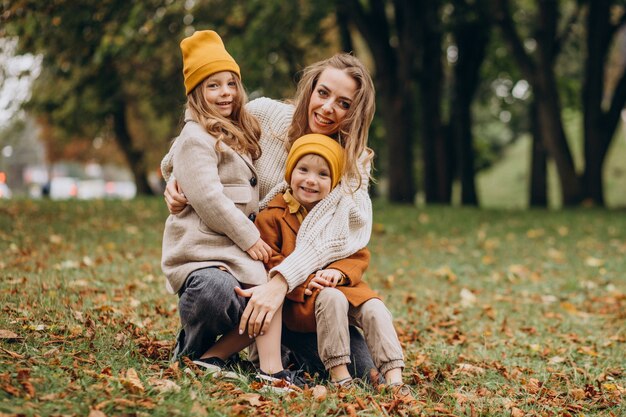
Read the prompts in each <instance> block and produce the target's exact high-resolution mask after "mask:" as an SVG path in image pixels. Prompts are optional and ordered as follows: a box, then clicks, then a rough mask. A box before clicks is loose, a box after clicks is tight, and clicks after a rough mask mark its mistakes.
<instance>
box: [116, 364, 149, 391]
mask: <svg viewBox="0 0 626 417" xmlns="http://www.w3.org/2000/svg"><path fill="white" fill-rule="evenodd" d="M121 381H122V385H124V387H126V389H127V390H129V391H130V392H132V393H135V394H137V393H141V392H144V391H145V390H146V389H145V388H144V386H143V384H142V383H141V380H140V379H139V375H137V371H135V370H134V369H133V368H130V369H128V370H127V371H126V377H125V378H121Z"/></svg>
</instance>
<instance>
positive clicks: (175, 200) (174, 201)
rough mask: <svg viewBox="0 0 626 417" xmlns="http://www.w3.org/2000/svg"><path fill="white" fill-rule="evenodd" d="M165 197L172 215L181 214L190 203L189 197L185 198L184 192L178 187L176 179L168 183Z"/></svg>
mask: <svg viewBox="0 0 626 417" xmlns="http://www.w3.org/2000/svg"><path fill="white" fill-rule="evenodd" d="M163 196H164V197H165V203H166V204H167V209H168V210H169V212H170V214H178V213H180V212H181V211H183V209H184V208H185V207H186V206H187V204H188V203H189V201H187V197H185V193H183V190H182V189H181V188H180V187H179V186H178V181H176V179H173V180H171V181H170V182H168V183H167V185H166V186H165V191H164V192H163Z"/></svg>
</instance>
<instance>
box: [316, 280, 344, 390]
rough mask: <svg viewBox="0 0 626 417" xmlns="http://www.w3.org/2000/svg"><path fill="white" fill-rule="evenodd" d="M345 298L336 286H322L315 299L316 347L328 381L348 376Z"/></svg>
mask: <svg viewBox="0 0 626 417" xmlns="http://www.w3.org/2000/svg"><path fill="white" fill-rule="evenodd" d="M349 306H350V305H349V303H348V300H347V299H346V296H345V295H344V294H343V293H342V292H341V291H339V290H338V289H336V288H332V287H327V288H324V289H323V290H322V291H320V293H319V294H318V296H317V298H316V299H315V320H316V322H317V323H316V324H317V350H318V352H319V355H320V359H321V360H322V363H323V364H324V367H325V368H326V369H328V372H329V373H330V379H331V381H335V382H336V381H340V380H342V379H346V378H350V373H349V372H348V367H347V364H349V363H350V331H349V330H348V326H349V324H348V307H349Z"/></svg>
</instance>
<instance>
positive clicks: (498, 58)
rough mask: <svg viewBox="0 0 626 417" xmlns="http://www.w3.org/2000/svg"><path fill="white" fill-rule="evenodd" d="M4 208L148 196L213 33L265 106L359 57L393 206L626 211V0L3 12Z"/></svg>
mask: <svg viewBox="0 0 626 417" xmlns="http://www.w3.org/2000/svg"><path fill="white" fill-rule="evenodd" d="M0 7H1V11H0V198H24V197H25V198H46V197H49V198H53V199H67V198H79V199H91V198H133V197H135V196H136V195H142V194H156V195H159V194H160V193H161V192H162V189H163V180H162V178H161V176H160V172H159V162H160V159H161V158H162V156H163V155H164V154H165V153H166V152H167V150H168V147H169V145H170V143H171V141H172V139H173V138H174V136H175V135H176V134H177V132H178V130H179V129H180V127H181V117H182V112H183V106H184V103H185V96H184V89H183V79H182V63H181V56H180V49H179V42H180V41H181V40H182V39H183V38H184V37H185V36H189V35H191V34H192V33H193V32H194V30H203V29H214V30H216V31H217V32H218V33H220V35H221V36H222V37H223V39H224V41H225V43H226V46H227V48H228V49H229V51H230V52H231V54H232V55H233V56H234V57H235V59H236V60H237V61H238V63H239V64H240V66H241V68H242V75H243V81H244V84H245V86H246V88H247V90H248V92H249V95H250V98H251V99H252V98H255V97H260V96H269V97H272V98H277V99H289V98H290V97H292V95H293V93H294V90H295V85H296V82H297V80H298V77H299V71H301V70H302V69H303V68H304V67H305V66H306V65H308V64H310V63H312V62H315V61H317V60H320V59H324V58H326V57H328V56H330V55H332V54H333V53H336V52H339V51H349V52H352V53H354V54H355V55H356V56H358V57H359V58H360V59H361V60H363V61H364V62H365V63H366V65H367V66H368V68H369V69H370V71H371V73H372V75H373V78H374V80H375V84H376V89H377V112H376V118H375V121H374V123H373V125H372V129H371V131H370V146H371V147H372V148H373V149H374V150H375V151H376V154H377V158H376V160H375V167H376V171H375V177H376V178H377V179H378V181H377V182H376V183H375V184H374V186H373V187H372V193H373V194H375V195H376V196H380V198H385V199H387V200H389V201H391V202H394V203H404V204H444V205H470V206H480V207H489V208H494V207H496V208H527V207H550V208H560V207H566V206H597V207H609V208H623V207H626V137H625V133H624V131H623V129H622V126H623V123H622V121H623V120H624V118H625V114H624V112H623V109H624V105H625V103H626V77H625V75H624V67H625V65H626V32H625V31H624V24H625V23H626V2H624V1H617V0H614V1H610V0H593V1H584V0H561V1H557V0H518V1H514V0H447V1H446V0H414V1H406V0H405V1H402V0H394V1H390V0H389V1H385V0H343V1H341V0H336V1H333V0H316V1H313V0H311V1H305V0H293V1H288V2H287V1H281V0H249V1H238V0H228V1H220V0H206V1H196V0H185V1H176V0H147V1H142V2H130V1H127V0H123V1H122V0H97V1H96V0H84V1H70V0H54V1H41V0H36V1H34V0H33V1H31V0H4V1H2V2H0Z"/></svg>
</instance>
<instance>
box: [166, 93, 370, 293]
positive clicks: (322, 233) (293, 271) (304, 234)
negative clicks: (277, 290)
mask: <svg viewBox="0 0 626 417" xmlns="http://www.w3.org/2000/svg"><path fill="white" fill-rule="evenodd" d="M246 108H247V110H248V111H249V112H250V113H252V114H253V115H254V116H255V117H256V118H257V119H258V120H259V123H260V124H261V140H260V144H261V149H262V151H263V154H262V155H261V157H260V158H259V159H258V160H256V161H255V163H254V165H255V168H256V170H257V173H258V175H259V178H258V179H259V199H260V203H259V209H261V210H262V209H264V208H265V207H267V204H268V202H269V201H271V200H272V198H274V196H276V195H277V194H278V193H281V192H284V190H285V189H286V188H287V183H286V182H285V160H286V159H287V150H286V149H285V140H286V138H287V130H288V129H289V125H290V124H291V118H292V116H293V106H291V105H289V104H286V103H283V102H280V101H276V100H272V99H269V98H259V99H256V100H253V101H251V102H250V103H248V104H247V105H246ZM175 146H176V141H174V143H173V144H172V148H171V149H170V151H169V153H168V154H167V155H165V157H164V158H163V160H162V161H161V172H162V173H163V178H165V180H166V181H169V179H170V177H171V174H172V149H174V147H175ZM359 162H360V163H361V166H362V171H361V174H362V177H363V180H362V183H361V184H362V185H361V188H359V189H358V190H357V191H356V192H354V193H351V192H350V191H349V189H350V187H349V185H348V184H344V183H341V184H340V185H339V186H337V187H336V188H335V189H334V190H333V191H332V192H331V193H330V194H329V195H328V196H327V197H326V198H325V199H324V200H322V201H320V202H319V203H318V204H317V205H316V206H315V207H314V208H313V210H311V212H310V213H309V214H308V215H307V216H306V218H305V219H304V222H303V223H302V225H301V226H300V231H299V232H298V236H297V239H296V250H295V251H294V252H293V253H292V254H291V255H289V256H288V257H287V258H285V260H284V261H283V262H282V263H281V264H280V265H278V266H276V267H275V268H273V269H272V270H271V271H270V277H273V276H274V275H276V274H277V273H280V274H281V275H282V276H283V277H285V279H286V280H287V284H288V285H289V291H292V290H293V289H294V288H296V287H297V286H298V285H300V284H302V283H303V282H304V281H305V280H306V278H307V277H308V275H309V274H311V273H313V272H315V271H317V270H319V269H322V268H324V267H325V266H326V265H328V264H330V263H331V262H334V261H336V260H338V259H343V258H346V257H348V256H350V255H352V254H353V253H355V252H356V251H358V250H359V249H362V248H364V247H365V246H366V245H367V243H368V242H369V239H370V235H371V230H372V202H371V200H370V198H369V194H368V192H367V189H368V185H369V178H368V173H369V169H370V167H369V166H363V165H364V164H363V163H362V161H359ZM344 182H345V181H344Z"/></svg>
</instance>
